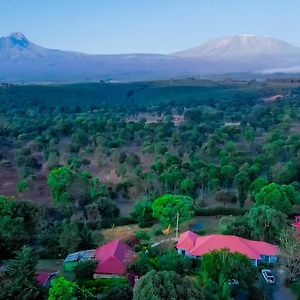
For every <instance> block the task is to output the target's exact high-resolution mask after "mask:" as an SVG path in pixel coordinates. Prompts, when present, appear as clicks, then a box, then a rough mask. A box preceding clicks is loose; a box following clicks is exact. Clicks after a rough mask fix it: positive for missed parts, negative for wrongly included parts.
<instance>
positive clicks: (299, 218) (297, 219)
mask: <svg viewBox="0 0 300 300" xmlns="http://www.w3.org/2000/svg"><path fill="white" fill-rule="evenodd" d="M292 226H294V227H295V228H296V230H297V231H298V232H300V216H295V222H294V223H292Z"/></svg>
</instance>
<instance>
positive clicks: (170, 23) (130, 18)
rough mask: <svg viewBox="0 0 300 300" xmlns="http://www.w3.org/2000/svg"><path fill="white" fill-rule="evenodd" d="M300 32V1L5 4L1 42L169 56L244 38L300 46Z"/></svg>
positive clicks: (32, 0)
mask: <svg viewBox="0 0 300 300" xmlns="http://www.w3.org/2000/svg"><path fill="white" fill-rule="evenodd" d="M299 29H300V0H0V36H6V35H8V34H9V33H11V32H15V31H20V32H23V33H24V34H25V35H26V36H27V37H28V38H29V39H30V40H31V41H33V42H35V43H36V44H39V45H42V46H45V47H48V48H56V49H67V50H77V51H82V52H88V53H130V52H148V53H149V52H155V53H170V52H174V51H179V50H184V49H187V48H191V47H194V46H197V45H199V44H201V43H202V42H205V41H207V40H209V39H212V38H216V37H220V36H226V35H239V34H253V35H260V36H269V37H274V38H278V39H282V40H285V41H287V42H290V43H293V44H294V45H297V46H300V34H299Z"/></svg>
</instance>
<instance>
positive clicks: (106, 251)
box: [95, 240, 135, 275]
mask: <svg viewBox="0 0 300 300" xmlns="http://www.w3.org/2000/svg"><path fill="white" fill-rule="evenodd" d="M134 259H135V253H134V251H133V250H132V249H131V248H130V247H129V246H128V245H127V244H125V243H124V242H123V241H121V240H114V241H111V242H109V243H107V244H105V245H103V246H101V247H99V248H97V249H96V253H95V260H97V261H98V266H97V268H96V271H95V273H97V274H119V275H122V274H126V271H127V265H128V264H131V263H132V262H133V261H134Z"/></svg>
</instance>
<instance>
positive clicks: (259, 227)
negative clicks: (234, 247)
mask: <svg viewBox="0 0 300 300" xmlns="http://www.w3.org/2000/svg"><path fill="white" fill-rule="evenodd" d="M247 222H248V224H249V226H250V228H251V235H252V238H254V239H258V240H263V241H266V242H272V243H274V242H277V241H278V232H280V230H281V228H283V227H285V226H286V225H287V215H285V214H284V213H282V212H281V211H278V210H276V209H274V208H271V207H269V206H267V205H260V206H254V207H252V208H251V209H250V210H249V213H248V214H247Z"/></svg>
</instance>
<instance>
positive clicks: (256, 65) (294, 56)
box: [172, 35, 300, 73]
mask: <svg viewBox="0 0 300 300" xmlns="http://www.w3.org/2000/svg"><path fill="white" fill-rule="evenodd" d="M172 55H174V56H177V57H181V58H185V59H194V60H198V61H199V60H202V61H206V62H210V64H211V66H212V67H213V66H214V65H217V66H218V67H217V68H218V71H219V72H229V73H232V72H258V73H260V72H267V70H271V69H274V70H275V69H281V68H290V67H293V66H294V65H295V64H299V62H300V48H298V47H295V46H293V45H290V44H288V43H285V42H283V41H280V40H277V39H272V38H268V37H257V36H251V35H242V36H229V37H222V38H218V39H215V40H212V41H209V42H207V43H204V44H202V45H200V46H199V47H195V48H192V49H188V50H185V51H182V52H177V53H173V54H172ZM214 70H216V69H215V68H214Z"/></svg>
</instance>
